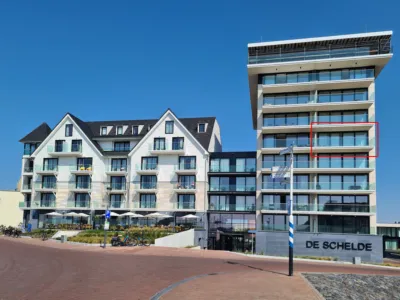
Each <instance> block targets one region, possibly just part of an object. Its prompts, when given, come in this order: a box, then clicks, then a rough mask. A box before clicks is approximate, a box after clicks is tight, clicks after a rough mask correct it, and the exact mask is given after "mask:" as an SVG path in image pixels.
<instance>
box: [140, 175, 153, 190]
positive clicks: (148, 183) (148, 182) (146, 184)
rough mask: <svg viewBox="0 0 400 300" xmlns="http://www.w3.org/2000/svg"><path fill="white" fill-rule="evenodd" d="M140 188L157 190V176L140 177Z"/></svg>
mask: <svg viewBox="0 0 400 300" xmlns="http://www.w3.org/2000/svg"><path fill="white" fill-rule="evenodd" d="M140 188H142V189H155V188H157V176H155V175H142V176H140Z"/></svg>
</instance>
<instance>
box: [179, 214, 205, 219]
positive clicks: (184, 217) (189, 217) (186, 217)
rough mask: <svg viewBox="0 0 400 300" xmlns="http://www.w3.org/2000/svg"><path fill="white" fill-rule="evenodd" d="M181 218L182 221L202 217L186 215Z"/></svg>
mask: <svg viewBox="0 0 400 300" xmlns="http://www.w3.org/2000/svg"><path fill="white" fill-rule="evenodd" d="M180 218H181V219H187V220H195V219H200V217H198V216H195V215H192V214H189V215H186V216H183V217H180Z"/></svg>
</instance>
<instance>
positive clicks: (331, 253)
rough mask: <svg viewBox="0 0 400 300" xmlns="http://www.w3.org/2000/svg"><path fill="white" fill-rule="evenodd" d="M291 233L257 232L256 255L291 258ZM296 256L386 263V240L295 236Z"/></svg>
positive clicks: (342, 235) (300, 233) (345, 235)
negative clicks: (289, 256) (384, 243)
mask: <svg viewBox="0 0 400 300" xmlns="http://www.w3.org/2000/svg"><path fill="white" fill-rule="evenodd" d="M288 244H289V239H288V233H287V232H272V231H257V233H256V252H257V253H258V254H265V255H278V256H288ZM294 255H307V256H325V257H337V258H338V259H339V260H342V261H352V260H353V257H356V256H357V257H361V261H363V262H374V263H381V262H383V244H382V236H379V235H367V234H333V233H332V234H329V233H303V232H296V233H295V234H294Z"/></svg>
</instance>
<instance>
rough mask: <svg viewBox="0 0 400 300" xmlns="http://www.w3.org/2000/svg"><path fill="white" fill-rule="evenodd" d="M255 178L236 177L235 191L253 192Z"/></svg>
mask: <svg viewBox="0 0 400 300" xmlns="http://www.w3.org/2000/svg"><path fill="white" fill-rule="evenodd" d="M255 190H256V178H255V177H236V191H255Z"/></svg>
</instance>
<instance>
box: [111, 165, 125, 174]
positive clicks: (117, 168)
mask: <svg viewBox="0 0 400 300" xmlns="http://www.w3.org/2000/svg"><path fill="white" fill-rule="evenodd" d="M108 170H109V172H127V170H128V166H118V165H114V166H113V165H110V167H109V169H108Z"/></svg>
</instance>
